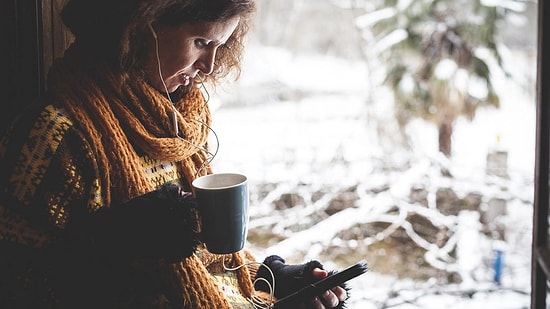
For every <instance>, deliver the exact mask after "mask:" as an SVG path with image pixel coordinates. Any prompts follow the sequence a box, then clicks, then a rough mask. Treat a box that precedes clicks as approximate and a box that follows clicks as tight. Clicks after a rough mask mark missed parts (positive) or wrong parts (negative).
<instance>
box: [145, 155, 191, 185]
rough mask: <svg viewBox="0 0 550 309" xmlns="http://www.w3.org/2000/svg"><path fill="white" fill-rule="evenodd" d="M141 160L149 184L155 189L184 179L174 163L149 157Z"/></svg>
mask: <svg viewBox="0 0 550 309" xmlns="http://www.w3.org/2000/svg"><path fill="white" fill-rule="evenodd" d="M140 160H141V164H142V166H143V168H144V169H145V174H146V175H147V178H148V180H149V182H150V183H151V184H153V187H155V188H158V187H160V186H161V185H163V184H165V183H167V182H172V181H175V180H178V179H182V178H183V175H182V174H181V173H180V172H179V171H178V168H177V166H176V164H175V163H174V162H167V161H160V160H157V159H153V158H151V157H149V156H142V157H140Z"/></svg>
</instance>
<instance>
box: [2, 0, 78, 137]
mask: <svg viewBox="0 0 550 309" xmlns="http://www.w3.org/2000/svg"><path fill="white" fill-rule="evenodd" d="M65 1H66V0H1V1H0V20H1V21H2V24H1V25H2V31H1V33H0V40H1V41H2V42H3V44H2V46H3V47H2V48H1V49H0V50H1V51H0V65H1V66H0V72H1V73H0V74H2V75H3V76H2V79H1V80H0V87H1V88H0V90H1V92H0V93H1V94H2V96H1V98H2V99H1V100H2V101H3V102H2V110H3V112H2V113H0V129H3V128H4V127H5V126H6V125H7V123H9V121H10V120H11V119H12V118H13V115H14V114H15V113H16V112H17V111H19V110H21V109H22V108H24V107H25V106H27V105H28V104H32V102H34V101H36V98H37V97H38V96H40V95H41V94H43V93H44V91H45V90H46V78H47V71H48V69H49V68H50V66H51V65H52V63H53V61H54V59H55V58H57V57H59V56H61V55H62V54H63V51H64V49H65V48H66V46H68V44H69V43H70V40H71V36H70V34H69V33H68V32H67V31H66V30H65V29H64V28H63V26H62V22H61V19H60V16H59V15H60V11H61V8H62V6H63V4H64V3H65Z"/></svg>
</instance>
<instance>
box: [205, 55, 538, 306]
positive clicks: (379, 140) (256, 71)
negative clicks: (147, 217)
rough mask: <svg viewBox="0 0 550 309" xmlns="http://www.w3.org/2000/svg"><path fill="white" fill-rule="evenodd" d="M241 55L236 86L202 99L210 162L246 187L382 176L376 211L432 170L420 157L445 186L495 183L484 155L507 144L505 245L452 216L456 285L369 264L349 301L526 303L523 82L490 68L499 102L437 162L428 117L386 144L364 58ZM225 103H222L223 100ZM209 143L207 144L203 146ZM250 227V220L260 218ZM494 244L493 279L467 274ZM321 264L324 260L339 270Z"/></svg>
mask: <svg viewBox="0 0 550 309" xmlns="http://www.w3.org/2000/svg"><path fill="white" fill-rule="evenodd" d="M245 59H246V63H245V66H244V71H243V75H242V78H241V80H240V82H239V83H238V87H233V88H225V90H224V92H221V91H219V92H218V93H214V91H211V100H210V105H211V107H212V109H213V117H214V118H213V129H214V131H215V132H216V135H217V137H218V141H217V142H219V151H218V153H217V156H216V158H215V159H214V161H213V164H214V167H215V171H217V172H240V173H243V174H245V175H247V176H248V178H249V181H250V184H251V186H253V185H255V184H259V183H281V184H288V186H289V187H291V186H293V185H295V184H297V183H305V184H308V185H311V186H315V185H317V184H322V185H324V186H327V185H328V186H330V185H333V186H338V187H345V186H346V185H352V184H358V183H360V184H363V185H365V186H376V183H377V182H390V183H392V186H391V189H390V190H388V191H387V192H385V193H384V194H386V195H382V194H381V195H380V196H379V200H376V201H371V202H376V203H377V204H376V205H380V207H381V205H383V203H384V199H387V198H389V199H393V200H398V199H404V198H406V196H407V193H408V192H410V189H411V186H412V185H413V184H414V181H417V180H418V179H419V177H423V176H425V175H426V173H430V169H429V168H428V167H427V165H426V164H427V163H426V162H427V161H428V162H433V161H434V160H435V161H438V160H442V161H445V164H446V166H448V167H449V169H450V170H451V172H452V174H453V179H455V180H454V181H455V182H454V183H452V184H451V185H452V186H454V187H455V189H456V190H458V191H460V190H461V189H464V188H465V187H467V188H471V187H477V188H478V189H479V190H493V189H494V188H492V187H490V186H487V185H486V183H487V175H486V173H485V168H486V156H487V153H488V152H489V151H491V150H494V149H497V148H498V149H502V150H506V151H507V152H508V174H509V179H508V180H506V184H507V188H508V189H507V192H506V194H507V195H509V196H512V197H514V198H515V199H516V200H517V202H512V203H509V205H508V215H507V217H506V219H505V220H506V222H505V224H506V226H507V228H508V230H507V233H508V235H509V237H510V235H511V237H513V239H514V241H513V242H511V243H498V242H491V243H488V242H487V241H485V240H484V239H481V238H479V233H476V228H477V227H476V226H477V225H476V224H478V222H479V220H478V218H477V217H475V215H473V214H472V213H468V212H464V213H461V215H460V216H459V217H458V218H457V220H459V221H460V222H459V223H460V224H458V225H457V226H459V229H460V230H459V231H457V233H458V234H459V235H461V238H459V241H460V242H461V243H459V246H458V248H460V252H458V253H457V255H458V256H459V263H457V264H456V265H455V266H456V267H461V268H462V269H459V272H461V273H463V274H465V275H464V276H463V279H464V280H463V281H462V283H460V284H457V285H445V286H441V285H439V284H438V283H437V281H435V280H434V281H431V280H427V281H423V282H418V281H413V280H405V279H398V278H396V277H393V276H389V275H385V274H382V273H379V272H377V271H376V267H375V265H372V266H374V267H372V270H371V271H370V272H369V273H367V274H366V275H363V276H361V277H359V278H356V279H354V280H352V281H351V282H350V284H351V286H352V288H353V290H352V293H353V294H352V299H351V303H350V305H349V308H352V309H369V308H397V309H408V308H426V309H430V308H437V309H440V308H470V309H475V308H484V309H490V308H495V309H497V308H498V309H507V308H510V309H519V308H528V307H529V303H530V295H529V291H530V287H529V285H530V278H529V276H530V273H529V271H530V248H531V243H530V242H531V238H530V237H531V235H530V233H531V224H532V222H531V220H532V213H531V208H530V207H528V206H527V207H526V205H529V203H530V201H532V199H533V182H532V180H533V171H534V159H535V158H534V153H535V105H534V100H533V98H532V97H530V96H529V95H528V94H527V93H526V92H525V91H524V90H523V89H522V88H521V87H519V86H517V85H516V84H514V83H513V82H512V81H510V80H506V79H504V78H500V77H499V76H496V79H495V84H496V88H497V89H500V91H501V92H500V94H501V100H502V102H501V103H502V106H501V108H500V109H484V110H480V111H479V112H478V113H477V116H476V118H475V119H474V120H473V121H472V122H469V121H466V120H462V119H461V120H459V121H458V122H457V124H456V127H455V131H454V137H453V150H454V153H453V156H452V158H451V159H450V160H448V161H446V160H447V159H445V158H441V157H440V156H439V154H438V152H437V132H436V130H435V128H434V127H433V126H432V125H430V124H427V123H425V122H422V121H414V122H412V123H411V124H410V125H409V126H408V129H407V134H408V135H409V137H410V139H411V145H412V149H411V150H405V149H404V148H402V147H399V146H397V145H396V144H395V142H396V141H397V140H398V139H397V138H396V135H397V133H396V128H395V124H394V122H393V120H392V115H391V110H392V106H391V100H390V99H389V98H390V96H389V95H388V93H387V92H386V91H384V90H383V89H382V88H380V87H378V86H376V87H375V88H370V87H371V86H372V85H370V84H369V83H370V81H372V80H369V78H368V77H369V72H368V71H367V69H366V67H365V65H364V64H363V63H357V62H349V61H343V60H341V59H331V58H327V57H323V56H311V55H310V56H296V55H291V54H289V53H288V52H285V51H282V50H277V49H269V48H262V47H251V48H250V49H249V50H248V53H247V57H246V58H245ZM526 65H534V64H533V63H531V64H529V63H527V64H526ZM521 68H522V66H518V67H517V68H516V69H521ZM516 73H517V74H525V72H519V71H518V72H516ZM532 87H534V85H532ZM281 99H283V100H281ZM229 101H231V103H232V104H231V105H230V104H226V103H224V102H229ZM215 144H216V141H212V143H211V145H215ZM335 162H337V164H336V163H335ZM342 162H344V163H342ZM405 163H407V164H411V167H410V168H408V169H407V173H404V174H402V175H399V174H398V175H397V176H395V174H394V176H391V175H390V174H389V173H385V172H384V170H383V169H382V168H380V166H391V165H395V166H401V165H404V164H405ZM428 165H429V164H428ZM389 177H395V179H389ZM489 194H494V192H490V193H489ZM262 207H263V206H262V205H254V204H253V205H251V208H252V209H251V212H252V213H254V211H257V212H261V211H262V209H261V208H262ZM352 211H356V209H353V210H349V211H347V212H346V211H342V212H340V213H338V217H335V218H332V221H330V224H329V223H327V222H324V224H325V225H317V226H314V227H312V228H311V229H310V230H306V231H301V232H299V233H295V234H293V237H290V238H288V239H287V240H285V241H283V242H281V243H280V244H278V245H275V246H273V247H271V248H258V254H259V256H261V255H264V254H270V253H277V254H280V255H282V256H284V255H285V253H286V252H290V251H292V250H293V249H294V248H297V247H304V245H306V246H307V244H308V243H310V242H311V243H313V241H310V240H308V239H311V238H312V237H314V238H316V239H315V242H316V243H323V241H325V240H323V239H319V233H320V232H319V230H322V231H324V232H326V231H327V229H329V230H330V229H331V228H332V229H337V228H338V225H339V224H344V225H345V224H346V223H349V222H343V221H345V220H349V219H350V218H352V217H353V216H357V215H358V214H353V213H352ZM346 213H347V216H346ZM337 218H342V219H341V220H342V221H341V222H338V219H337ZM251 224H254V225H256V226H257V225H259V224H261V221H256V222H254V221H251ZM327 241H328V240H327ZM495 248H498V249H501V250H503V251H504V263H505V265H506V266H505V267H504V271H505V273H504V274H503V279H502V283H501V284H500V285H497V284H495V283H493V282H492V281H491V279H490V278H489V279H487V280H479V278H478V277H476V276H475V275H472V274H473V273H474V272H475V271H476V265H477V264H479V263H481V262H482V261H481V260H482V259H483V258H484V256H487V255H490V254H492V252H494V251H495ZM285 250H286V251H285ZM483 252H484V253H483ZM314 253H315V250H312V251H311V254H312V255H313V254H314ZM311 258H314V256H311ZM323 262H325V263H326V264H327V265H329V267H330V266H334V267H342V266H343V265H334V264H331V261H323ZM474 277H475V278H477V279H476V280H474Z"/></svg>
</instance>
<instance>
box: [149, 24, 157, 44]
mask: <svg viewBox="0 0 550 309" xmlns="http://www.w3.org/2000/svg"><path fill="white" fill-rule="evenodd" d="M148 26H149V30H151V34H153V37H154V38H155V40H157V33H156V32H155V29H154V28H153V25H151V23H149V24H148Z"/></svg>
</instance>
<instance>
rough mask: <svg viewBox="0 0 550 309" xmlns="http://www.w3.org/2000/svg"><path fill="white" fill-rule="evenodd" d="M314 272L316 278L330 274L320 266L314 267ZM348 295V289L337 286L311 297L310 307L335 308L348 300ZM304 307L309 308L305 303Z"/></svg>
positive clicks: (319, 308)
mask: <svg viewBox="0 0 550 309" xmlns="http://www.w3.org/2000/svg"><path fill="white" fill-rule="evenodd" d="M312 274H313V276H314V277H315V278H318V279H319V280H320V279H323V278H325V277H327V276H328V272H327V271H326V270H323V269H320V268H314V269H313V272H312ZM347 297H348V294H347V291H346V290H345V289H344V288H342V287H339V286H337V287H335V288H332V289H330V290H327V291H325V292H323V294H321V295H319V296H316V297H314V298H313V299H311V306H309V307H311V308H315V309H327V308H335V307H337V306H338V305H339V304H340V303H341V302H343V301H344V300H346V299H347ZM303 307H304V308H309V307H308V306H305V305H304V306H303Z"/></svg>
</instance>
